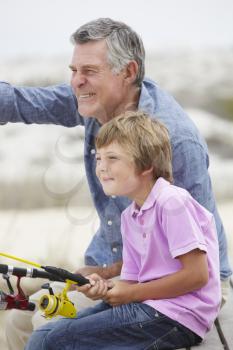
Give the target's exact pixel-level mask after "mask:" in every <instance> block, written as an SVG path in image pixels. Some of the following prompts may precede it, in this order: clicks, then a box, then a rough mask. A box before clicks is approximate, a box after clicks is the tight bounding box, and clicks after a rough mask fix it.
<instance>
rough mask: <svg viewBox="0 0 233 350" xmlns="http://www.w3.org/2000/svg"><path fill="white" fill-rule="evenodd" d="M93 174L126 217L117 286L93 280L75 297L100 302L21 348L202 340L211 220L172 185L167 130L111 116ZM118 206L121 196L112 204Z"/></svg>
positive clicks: (215, 284) (136, 117) (213, 293)
mask: <svg viewBox="0 0 233 350" xmlns="http://www.w3.org/2000/svg"><path fill="white" fill-rule="evenodd" d="M96 150H97V152H96V174H97V176H98V178H99V180H100V182H101V184H102V186H103V190H104V192H105V194H106V195H107V196H112V195H114V196H127V197H128V198H130V199H131V200H132V201H133V202H132V204H131V205H130V206H129V207H128V208H127V209H125V211H124V212H123V213H122V225H121V227H122V238H123V266H122V272H121V280H120V281H104V280H103V279H101V278H100V277H99V276H98V275H96V274H93V275H91V276H89V278H90V282H91V283H90V284H89V285H86V286H83V287H80V288H79V290H80V291H82V292H83V293H84V294H86V295H87V296H89V297H90V298H92V299H103V302H101V303H100V304H98V305H97V306H95V307H93V308H88V309H86V310H84V311H82V312H80V314H79V315H78V317H77V318H76V319H62V320H60V321H57V322H55V323H52V324H51V323H50V324H48V325H46V326H43V327H42V328H41V329H39V330H38V331H36V332H34V333H33V335H32V337H31V338H30V340H29V343H28V346H27V349H30V350H32V349H33V350H37V349H40V350H43V349H54V350H55V349H56V350H59V349H62V350H63V349H82V350H87V349H88V350H92V349H106V350H113V349H114V350H118V349H133V350H135V349H166V350H168V349H179V348H183V347H189V346H192V345H195V344H198V343H199V342H201V340H202V338H203V337H204V336H205V334H206V332H207V331H208V330H209V329H210V328H211V326H212V324H213V322H214V320H215V318H216V316H217V314H218V310H219V305H220V280H219V273H218V271H219V263H218V243H217V235H216V230H215V223H214V219H213V216H212V215H211V214H210V213H209V212H208V211H207V210H206V209H205V208H203V207H202V206H201V205H200V204H198V203H197V202H196V201H195V200H194V199H193V198H192V197H191V196H190V195H189V193H188V192H187V191H186V190H184V189H182V188H179V187H176V186H174V185H172V170H171V169H172V165H171V147H170V142H169V136H168V132H167V129H166V128H165V126H163V125H162V124H161V123H160V122H158V121H156V120H152V119H151V118H149V117H148V116H147V115H145V114H144V113H142V112H128V113H126V114H124V115H121V116H119V117H117V118H114V119H113V120H111V121H110V122H108V123H107V124H105V125H104V126H103V127H102V128H101V129H100V131H99V133H98V136H97V139H96ZM115 200H117V197H116V198H115Z"/></svg>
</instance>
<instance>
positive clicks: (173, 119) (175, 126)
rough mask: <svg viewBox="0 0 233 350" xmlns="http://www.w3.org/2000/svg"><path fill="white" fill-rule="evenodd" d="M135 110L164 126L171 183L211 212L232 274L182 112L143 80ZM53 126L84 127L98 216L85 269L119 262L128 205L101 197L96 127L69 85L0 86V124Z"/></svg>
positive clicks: (201, 161)
mask: <svg viewBox="0 0 233 350" xmlns="http://www.w3.org/2000/svg"><path fill="white" fill-rule="evenodd" d="M138 108H139V109H140V110H143V111H145V112H147V113H148V114H150V115H151V116H152V117H153V118H158V119H159V120H161V121H162V122H163V123H164V124H165V125H166V126H167V128H168V130H169V134H170V138H171V144H172V152H173V153H172V155H173V177H174V184H175V185H177V186H180V187H183V188H185V189H187V190H188V191H189V192H190V193H191V194H192V196H193V197H194V198H195V199H196V200H197V201H198V202H199V203H201V204H202V205H203V206H204V207H206V208H207V209H208V210H209V211H211V212H212V213H213V214H214V217H215V221H216V226H217V232H218V238H219V246H220V270H221V278H222V279H224V278H227V277H228V276H229V275H230V274H231V269H230V267H229V262H228V257H227V244H226V237H225V232H224V228H223V225H222V222H221V219H220V217H219V215H218V211H217V209H216V205H215V199H214V196H213V191H212V187H211V181H210V177H209V174H208V166H209V158H208V150H207V146H206V143H205V142H204V140H203V139H202V137H201V136H200V134H199V132H198V130H197V128H196V127H195V125H194V123H193V122H192V121H191V119H190V118H189V117H188V116H187V115H186V114H185V112H184V111H183V109H182V108H181V107H180V106H179V104H178V103H177V102H176V101H175V100H174V98H173V97H172V96H170V95H169V94H168V93H166V92H165V91H163V90H161V89H160V88H159V87H158V86H157V85H156V83H154V82H153V81H151V80H149V79H145V80H144V81H143V84H142V89H141V94H140V99H139V105H138ZM7 122H23V123H26V124H31V123H37V124H50V123H52V124H58V125H64V126H66V127H72V126H76V125H83V126H84V128H85V148H84V161H85V168H86V175H87V180H88V184H89V187H90V191H91V195H92V198H93V201H94V204H95V207H96V209H97V212H98V215H99V218H100V227H99V229H98V231H97V232H96V234H95V236H94V237H93V239H92V241H91V243H90V245H89V247H88V248H87V251H86V254H85V262H86V264H88V265H110V264H112V263H114V262H116V261H119V260H121V258H122V255H121V254H122V240H121V233H120V215H121V212H122V211H123V210H124V209H125V208H126V206H128V205H129V203H130V201H129V200H128V199H127V198H123V197H111V196H110V197H109V196H106V195H105V194H104V192H103V190H102V188H101V185H100V183H99V181H98V179H97V177H96V175H95V154H94V152H93V150H94V148H95V145H94V140H95V135H96V133H97V131H98V129H99V127H100V125H99V123H98V121H97V120H96V119H94V118H83V117H81V116H80V115H79V113H78V111H77V101H76V98H75V97H74V95H73V93H72V90H71V87H70V86H68V85H66V84H63V85H57V86H52V87H48V88H27V87H20V88H16V87H12V86H11V85H9V84H7V83H1V84H0V123H3V124H4V123H7Z"/></svg>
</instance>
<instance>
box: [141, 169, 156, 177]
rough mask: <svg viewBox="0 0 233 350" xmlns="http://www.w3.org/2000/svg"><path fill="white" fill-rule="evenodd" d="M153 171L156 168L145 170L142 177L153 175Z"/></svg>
mask: <svg viewBox="0 0 233 350" xmlns="http://www.w3.org/2000/svg"><path fill="white" fill-rule="evenodd" d="M153 171H154V168H153V167H150V168H149V169H146V170H143V172H142V174H141V175H142V176H147V175H150V174H152V173H153Z"/></svg>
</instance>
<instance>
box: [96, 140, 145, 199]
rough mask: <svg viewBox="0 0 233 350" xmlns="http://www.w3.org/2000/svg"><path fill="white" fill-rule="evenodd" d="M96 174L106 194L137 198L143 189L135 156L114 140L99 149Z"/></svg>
mask: <svg viewBox="0 0 233 350" xmlns="http://www.w3.org/2000/svg"><path fill="white" fill-rule="evenodd" d="M96 175H97V177H98V178H99V180H100V183H101V185H102V187H103V190H104V192H105V194H106V195H117V196H126V197H128V198H130V199H132V200H135V198H136V197H137V195H138V193H139V192H140V190H141V179H142V178H141V177H142V175H140V174H138V172H137V171H136V168H135V164H134V160H133V157H131V156H130V155H129V154H128V153H127V152H126V151H125V150H124V148H123V147H122V146H121V145H119V144H118V143H116V142H114V143H112V144H110V145H108V146H105V147H102V148H100V149H97V152H96Z"/></svg>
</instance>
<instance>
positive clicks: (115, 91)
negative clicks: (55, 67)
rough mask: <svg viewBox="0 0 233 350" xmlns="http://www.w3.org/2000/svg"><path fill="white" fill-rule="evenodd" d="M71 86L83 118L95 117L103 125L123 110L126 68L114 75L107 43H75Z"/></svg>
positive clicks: (71, 66) (103, 41)
mask: <svg viewBox="0 0 233 350" xmlns="http://www.w3.org/2000/svg"><path fill="white" fill-rule="evenodd" d="M70 68H71V70H72V77H71V86H72V88H73V90H74V93H75V95H76V97H77V99H78V111H79V113H80V114H81V116H83V117H95V118H97V119H98V120H99V122H100V123H101V124H103V123H105V122H107V121H108V120H110V119H112V118H113V117H115V116H116V115H118V114H119V113H120V112H121V111H122V106H123V105H124V100H125V95H126V83H125V79H124V72H125V70H124V69H123V70H122V71H121V72H120V73H118V74H115V73H113V72H112V69H111V67H110V65H109V63H108V61H107V47H106V43H105V40H100V41H93V42H88V43H85V44H76V45H75V47H74V52H73V57H72V62H71V64H70Z"/></svg>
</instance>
